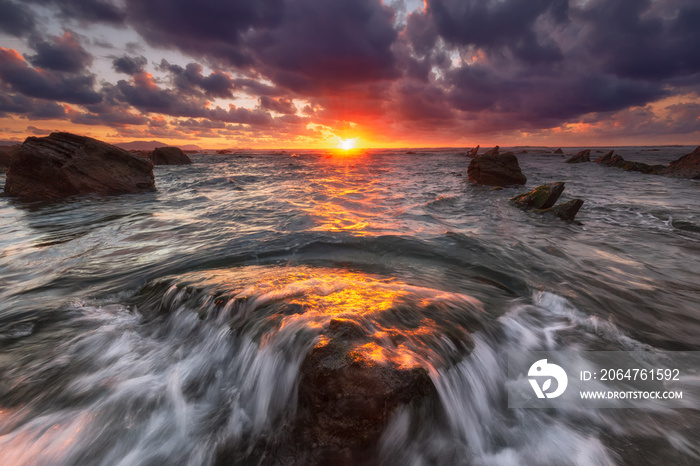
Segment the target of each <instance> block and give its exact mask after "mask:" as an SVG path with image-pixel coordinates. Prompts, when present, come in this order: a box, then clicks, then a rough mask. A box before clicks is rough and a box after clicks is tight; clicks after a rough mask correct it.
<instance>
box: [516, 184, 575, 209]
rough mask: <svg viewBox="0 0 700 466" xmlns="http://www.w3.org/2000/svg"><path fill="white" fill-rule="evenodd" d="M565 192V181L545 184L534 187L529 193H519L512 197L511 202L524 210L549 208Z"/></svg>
mask: <svg viewBox="0 0 700 466" xmlns="http://www.w3.org/2000/svg"><path fill="white" fill-rule="evenodd" d="M563 192H564V183H562V182H557V183H550V184H543V185H542V186H538V187H537V188H535V189H533V190H532V191H530V192H529V193H523V194H519V195H517V196H515V197H513V198H511V200H510V201H511V202H512V203H513V205H515V206H516V207H519V208H521V209H524V210H530V209H549V208H550V207H552V206H553V205H554V204H555V203H556V202H557V199H559V196H561V193H563Z"/></svg>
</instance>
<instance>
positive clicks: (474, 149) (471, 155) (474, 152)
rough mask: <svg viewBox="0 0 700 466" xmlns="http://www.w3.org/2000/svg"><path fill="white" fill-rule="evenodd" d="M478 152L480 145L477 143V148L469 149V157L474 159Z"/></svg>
mask: <svg viewBox="0 0 700 466" xmlns="http://www.w3.org/2000/svg"><path fill="white" fill-rule="evenodd" d="M478 152H479V146H478V145H477V146H476V147H475V148H473V149H472V150H470V151H469V153H468V154H467V157H469V158H470V159H473V158H474V157H476V154H477V153H478Z"/></svg>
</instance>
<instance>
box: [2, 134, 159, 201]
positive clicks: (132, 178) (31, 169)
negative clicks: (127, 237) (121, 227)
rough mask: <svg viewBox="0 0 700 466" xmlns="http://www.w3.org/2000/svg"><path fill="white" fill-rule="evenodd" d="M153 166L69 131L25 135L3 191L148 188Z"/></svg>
mask: <svg viewBox="0 0 700 466" xmlns="http://www.w3.org/2000/svg"><path fill="white" fill-rule="evenodd" d="M154 189H155V181H154V177H153V164H152V163H151V162H150V161H148V160H144V159H143V158H141V157H138V156H136V155H133V154H131V153H129V152H128V151H126V150H124V149H120V148H119V147H116V146H113V145H111V144H107V143H105V142H102V141H98V140H97V139H92V138H89V137H85V136H78V135H75V134H71V133H51V135H49V136H47V137H42V138H37V137H29V138H27V140H26V141H25V142H24V143H23V144H22V146H21V147H19V148H18V149H17V150H16V151H15V152H14V153H13V156H12V161H11V163H10V168H9V170H8V174H7V180H6V182H5V193H6V194H7V195H9V196H12V197H17V198H21V199H25V200H44V199H60V198H64V197H68V196H73V195H79V194H88V193H96V194H126V193H138V192H143V191H153V190H154Z"/></svg>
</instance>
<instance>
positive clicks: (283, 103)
mask: <svg viewBox="0 0 700 466" xmlns="http://www.w3.org/2000/svg"><path fill="white" fill-rule="evenodd" d="M258 100H259V102H260V108H262V109H263V110H270V111H273V112H277V113H282V114H284V115H294V114H295V113H296V112H297V108H296V107H295V106H294V102H292V101H291V100H289V99H284V98H279V99H273V98H271V97H267V96H262V97H260V99H258Z"/></svg>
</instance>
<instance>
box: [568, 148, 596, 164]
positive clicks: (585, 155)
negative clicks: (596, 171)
mask: <svg viewBox="0 0 700 466" xmlns="http://www.w3.org/2000/svg"><path fill="white" fill-rule="evenodd" d="M590 154H591V150H590V149H586V150H582V151H581V152H579V153H578V154H576V155H574V156H572V157H571V158H570V159H568V160H567V161H566V163H583V162H590V161H591V157H590Z"/></svg>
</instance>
